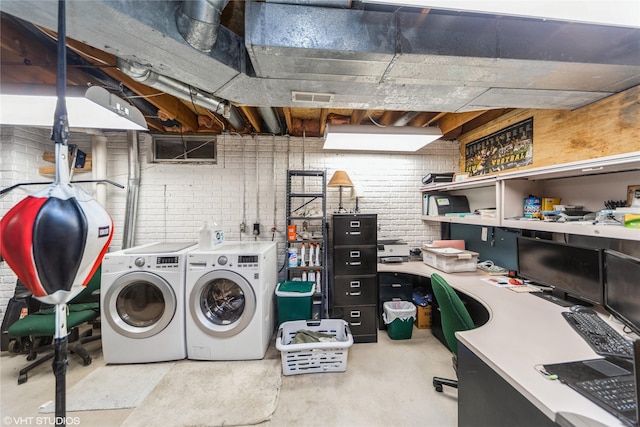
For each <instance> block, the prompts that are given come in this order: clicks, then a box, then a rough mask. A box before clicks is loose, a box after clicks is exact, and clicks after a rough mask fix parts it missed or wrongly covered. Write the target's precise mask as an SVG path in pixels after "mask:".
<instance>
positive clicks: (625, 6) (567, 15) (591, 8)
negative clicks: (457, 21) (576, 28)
mask: <svg viewBox="0 0 640 427" xmlns="http://www.w3.org/2000/svg"><path fill="white" fill-rule="evenodd" d="M365 2H366V3H379V4H393V5H396V6H411V7H421V8H429V9H445V10H455V11H466V12H476V13H490V14H493V15H510V16H522V17H528V18H542V19H554V20H559V21H569V22H583V23H588V24H601V25H613V26H619V27H631V28H640V20H639V17H640V2H639V1H638V0H607V1H605V0H527V1H508V0H365Z"/></svg>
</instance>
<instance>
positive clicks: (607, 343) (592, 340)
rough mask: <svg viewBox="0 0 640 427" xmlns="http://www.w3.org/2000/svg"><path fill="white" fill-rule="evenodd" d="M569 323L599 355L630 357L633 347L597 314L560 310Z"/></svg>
mask: <svg viewBox="0 0 640 427" xmlns="http://www.w3.org/2000/svg"><path fill="white" fill-rule="evenodd" d="M562 316H564V318H565V319H566V320H567V322H568V323H569V325H571V326H572V327H573V329H574V330H575V331H576V332H578V334H580V336H581V337H582V338H584V340H585V341H586V342H587V344H589V345H590V346H591V348H593V350H594V351H595V352H596V353H598V354H599V355H601V356H617V357H624V358H627V359H631V358H632V357H633V347H632V344H631V342H630V341H628V340H626V339H625V338H624V337H623V336H622V335H620V334H619V333H618V332H617V331H616V330H615V329H613V328H612V327H611V326H609V325H608V324H607V322H605V321H604V320H603V319H601V318H600V317H599V316H598V315H597V314H594V313H587V312H573V311H565V312H562Z"/></svg>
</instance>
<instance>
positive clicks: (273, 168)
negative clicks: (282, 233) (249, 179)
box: [271, 135, 278, 241]
mask: <svg viewBox="0 0 640 427" xmlns="http://www.w3.org/2000/svg"><path fill="white" fill-rule="evenodd" d="M271 179H272V181H273V182H272V185H271V188H272V189H273V227H272V228H271V241H274V240H276V231H278V228H277V227H276V224H277V223H278V196H277V194H278V193H277V192H276V136H275V135H271Z"/></svg>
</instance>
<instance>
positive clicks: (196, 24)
mask: <svg viewBox="0 0 640 427" xmlns="http://www.w3.org/2000/svg"><path fill="white" fill-rule="evenodd" d="M227 3H229V1H228V0H217V1H216V0H184V1H183V2H182V4H181V5H180V8H179V9H178V11H177V12H176V26H177V27H178V31H179V32H180V34H182V37H184V39H185V41H186V42H187V43H189V44H190V45H191V46H193V47H194V48H195V49H198V50H199V51H201V52H211V49H212V48H213V45H214V44H215V43H216V39H217V38H218V30H219V29H220V15H222V11H223V10H224V8H225V6H226V5H227Z"/></svg>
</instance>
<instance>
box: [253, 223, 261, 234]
mask: <svg viewBox="0 0 640 427" xmlns="http://www.w3.org/2000/svg"><path fill="white" fill-rule="evenodd" d="M259 234H260V223H257V222H256V223H255V224H253V235H254V236H258V235H259Z"/></svg>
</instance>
